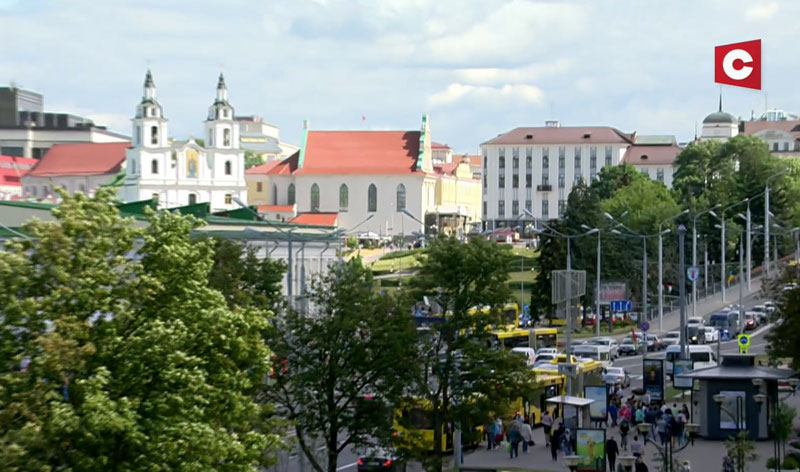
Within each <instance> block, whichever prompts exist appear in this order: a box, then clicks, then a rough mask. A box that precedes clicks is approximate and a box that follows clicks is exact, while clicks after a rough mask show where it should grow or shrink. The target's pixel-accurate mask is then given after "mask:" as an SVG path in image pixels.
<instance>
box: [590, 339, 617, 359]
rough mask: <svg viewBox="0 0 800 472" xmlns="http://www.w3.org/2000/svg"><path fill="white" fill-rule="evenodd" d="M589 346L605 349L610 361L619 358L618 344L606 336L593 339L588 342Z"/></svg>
mask: <svg viewBox="0 0 800 472" xmlns="http://www.w3.org/2000/svg"><path fill="white" fill-rule="evenodd" d="M589 344H594V345H596V346H605V347H607V348H608V350H609V353H610V354H611V358H612V359H616V358H617V357H619V343H618V342H617V340H616V339H614V338H609V337H607V336H603V337H599V338H594V339H592V340H590V341H589Z"/></svg>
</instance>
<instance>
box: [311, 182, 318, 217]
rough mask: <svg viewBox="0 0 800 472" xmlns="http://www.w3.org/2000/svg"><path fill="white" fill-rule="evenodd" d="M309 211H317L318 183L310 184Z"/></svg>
mask: <svg viewBox="0 0 800 472" xmlns="http://www.w3.org/2000/svg"><path fill="white" fill-rule="evenodd" d="M311 211H319V185H317V184H313V185H312V186H311Z"/></svg>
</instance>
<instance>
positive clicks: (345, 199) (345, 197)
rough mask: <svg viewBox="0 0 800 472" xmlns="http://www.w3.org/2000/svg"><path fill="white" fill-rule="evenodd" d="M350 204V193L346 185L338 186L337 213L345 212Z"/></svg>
mask: <svg viewBox="0 0 800 472" xmlns="http://www.w3.org/2000/svg"><path fill="white" fill-rule="evenodd" d="M349 204H350V191H349V189H348V188H347V185H346V184H342V185H340V186H339V211H347V207H348V205H349Z"/></svg>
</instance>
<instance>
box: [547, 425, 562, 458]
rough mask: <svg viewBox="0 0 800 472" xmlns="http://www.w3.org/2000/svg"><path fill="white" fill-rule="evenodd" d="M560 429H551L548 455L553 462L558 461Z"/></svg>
mask: <svg viewBox="0 0 800 472" xmlns="http://www.w3.org/2000/svg"><path fill="white" fill-rule="evenodd" d="M559 432H560V428H553V429H552V431H551V432H550V455H551V456H552V457H553V460H554V461H555V460H558V444H559V442H560V440H561V436H559Z"/></svg>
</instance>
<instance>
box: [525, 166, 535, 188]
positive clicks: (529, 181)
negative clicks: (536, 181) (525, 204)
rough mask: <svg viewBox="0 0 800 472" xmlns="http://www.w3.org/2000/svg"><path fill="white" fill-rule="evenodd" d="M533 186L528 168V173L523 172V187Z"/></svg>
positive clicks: (531, 175)
mask: <svg viewBox="0 0 800 472" xmlns="http://www.w3.org/2000/svg"><path fill="white" fill-rule="evenodd" d="M531 187H533V174H532V173H531V171H530V169H528V173H527V174H525V188H531Z"/></svg>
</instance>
